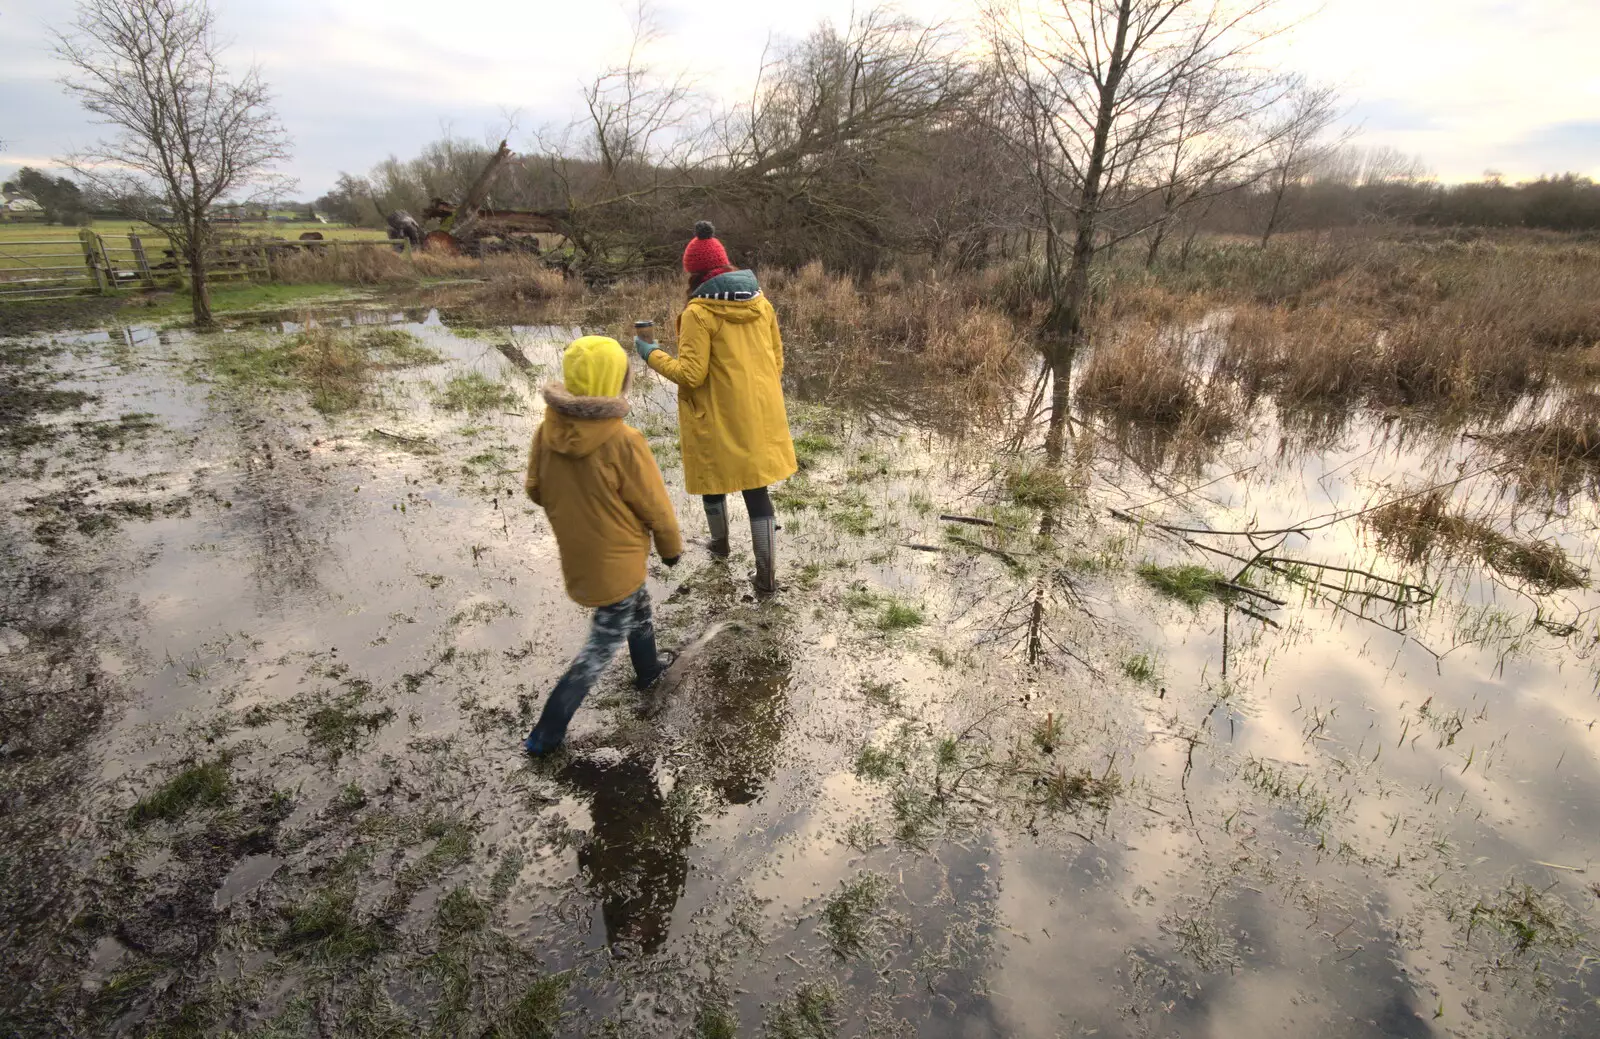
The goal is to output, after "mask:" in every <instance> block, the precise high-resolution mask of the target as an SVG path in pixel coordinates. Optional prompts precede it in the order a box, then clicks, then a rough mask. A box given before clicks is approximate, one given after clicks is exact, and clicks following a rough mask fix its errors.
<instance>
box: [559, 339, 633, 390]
mask: <svg viewBox="0 0 1600 1039" xmlns="http://www.w3.org/2000/svg"><path fill="white" fill-rule="evenodd" d="M627 377H628V355H627V353H626V352H624V351H623V349H622V345H621V344H620V343H618V342H617V341H616V340H615V339H612V338H611V337H610V336H584V337H583V338H581V339H574V340H573V341H572V345H571V346H569V347H567V351H566V353H564V354H562V355H561V381H562V382H563V383H565V384H566V387H567V392H568V393H570V394H572V395H573V396H574V397H617V396H620V395H621V394H622V384H623V382H624V381H626V379H627Z"/></svg>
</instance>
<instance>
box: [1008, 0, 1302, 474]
mask: <svg viewBox="0 0 1600 1039" xmlns="http://www.w3.org/2000/svg"><path fill="white" fill-rule="evenodd" d="M1273 5H1274V0H1242V2H1229V0H1001V3H1000V5H997V6H995V7H994V8H991V10H990V12H989V18H988V25H989V36H990V41H991V46H992V48H993V50H994V52H995V54H996V57H997V59H998V60H999V61H1000V62H1001V64H1002V67H1003V68H1004V70H1005V82H1006V83H1007V84H1008V85H1009V86H1010V90H1011V101H1012V108H1013V111H1014V120H1013V121H1014V124H1015V126H1016V128H1017V133H1016V134H1015V136H1014V137H1013V142H1014V147H1015V148H1016V149H1017V152H1018V155H1019V158H1020V160H1021V161H1022V162H1023V163H1024V164H1025V165H1026V167H1027V169H1028V171H1029V174H1030V179H1031V180H1032V182H1033V183H1032V190H1033V193H1034V195H1035V198H1036V200H1037V207H1038V213H1037V219H1038V221H1039V224H1040V226H1041V230H1042V231H1043V232H1044V265H1045V280H1046V282H1047V284H1048V289H1049V295H1050V308H1049V312H1048V314H1047V316H1046V318H1045V323H1044V329H1043V331H1044V332H1045V334H1046V337H1047V342H1048V358H1049V361H1050V363H1051V367H1052V369H1053V373H1054V392H1053V397H1052V423H1051V437H1050V439H1049V440H1048V441H1047V444H1046V446H1047V448H1049V449H1050V451H1051V453H1052V454H1059V452H1060V436H1061V430H1062V428H1063V422H1064V419H1065V411H1066V407H1067V403H1068V402H1067V392H1068V390H1067V387H1068V384H1069V381H1070V375H1071V369H1072V363H1073V358H1074V357H1075V355H1076V351H1077V347H1078V345H1079V343H1080V340H1081V338H1082V335H1083V328H1084V317H1085V310H1086V308H1087V306H1088V304H1089V301H1090V272H1091V269H1092V268H1093V267H1094V265H1095V263H1096V261H1097V259H1098V258H1099V257H1100V256H1101V255H1102V253H1103V251H1104V250H1105V249H1106V248H1109V247H1110V246H1112V245H1114V244H1115V243H1116V241H1118V240H1120V239H1122V238H1125V237H1128V236H1131V235H1133V234H1137V233H1141V232H1142V231H1143V230H1144V227H1143V226H1140V224H1139V223H1138V222H1137V221H1131V222H1130V221H1128V220H1124V219H1116V218H1117V217H1121V216H1124V215H1131V214H1133V213H1135V212H1136V211H1137V208H1138V207H1141V206H1143V205H1144V203H1145V202H1146V200H1147V196H1148V195H1149V194H1150V193H1151V192H1152V191H1153V190H1156V188H1155V187H1153V186H1152V185H1159V184H1160V183H1161V178H1160V177H1159V176H1156V175H1153V174H1150V173H1147V172H1146V169H1147V167H1149V166H1150V164H1151V163H1152V162H1153V161H1154V160H1155V159H1157V158H1158V157H1159V156H1160V154H1161V152H1162V148H1163V146H1164V145H1165V144H1167V143H1168V142H1169V141H1170V140H1171V137H1172V134H1173V133H1174V130H1175V126H1176V125H1177V123H1178V121H1179V120H1180V119H1181V117H1182V116H1181V113H1182V110H1183V106H1182V101H1183V99H1184V98H1185V97H1186V96H1192V95H1193V94H1195V88H1194V85H1195V83H1196V82H1197V80H1202V79H1204V78H1206V77H1210V76H1214V75H1216V74H1218V73H1219V72H1223V71H1227V70H1231V69H1238V68H1241V67H1242V66H1243V65H1244V64H1245V62H1246V60H1247V58H1248V57H1249V54H1250V52H1251V51H1252V50H1253V49H1254V48H1255V47H1256V46H1257V45H1258V44H1259V43H1260V42H1261V40H1262V39H1264V38H1265V37H1266V36H1268V35H1270V34H1271V33H1272V32H1273V31H1274V28H1273V27H1271V26H1268V25H1265V24H1264V16H1265V15H1266V14H1267V13H1268V12H1269V11H1270V9H1271V8H1272V7H1273ZM1146 208H1148V207H1146Z"/></svg>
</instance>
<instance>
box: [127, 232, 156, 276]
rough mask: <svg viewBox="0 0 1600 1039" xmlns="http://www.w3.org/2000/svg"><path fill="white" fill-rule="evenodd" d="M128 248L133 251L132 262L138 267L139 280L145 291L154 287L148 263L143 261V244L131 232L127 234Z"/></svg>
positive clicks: (145, 260)
mask: <svg viewBox="0 0 1600 1039" xmlns="http://www.w3.org/2000/svg"><path fill="white" fill-rule="evenodd" d="M128 247H129V248H130V249H132V250H133V262H134V263H136V264H137V265H138V267H139V280H140V281H142V282H144V286H145V288H147V289H153V288H155V287H156V279H155V275H153V274H151V273H150V261H149V260H147V259H145V255H144V242H142V241H141V240H140V239H139V236H138V235H136V234H134V233H133V232H132V231H129V232H128Z"/></svg>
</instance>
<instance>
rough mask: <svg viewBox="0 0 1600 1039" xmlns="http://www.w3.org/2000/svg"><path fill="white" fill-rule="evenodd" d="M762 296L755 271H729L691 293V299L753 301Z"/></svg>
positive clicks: (710, 279)
mask: <svg viewBox="0 0 1600 1039" xmlns="http://www.w3.org/2000/svg"><path fill="white" fill-rule="evenodd" d="M759 295H761V285H760V284H759V283H758V282H757V281H756V275H755V272H754V271H728V272H727V273H726V274H719V275H717V276H716V277H715V278H708V279H706V280H705V281H703V282H701V283H700V287H699V288H697V289H695V290H694V291H693V292H691V293H689V298H691V299H727V300H738V301H741V302H742V301H744V300H751V299H755V298H756V297H757V296H759Z"/></svg>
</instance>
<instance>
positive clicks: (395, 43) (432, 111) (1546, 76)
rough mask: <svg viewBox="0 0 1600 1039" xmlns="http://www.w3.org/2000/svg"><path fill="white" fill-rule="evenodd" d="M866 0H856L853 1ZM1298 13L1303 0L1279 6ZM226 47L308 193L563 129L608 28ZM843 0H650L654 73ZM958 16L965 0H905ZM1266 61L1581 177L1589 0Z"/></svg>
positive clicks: (1366, 12)
mask: <svg viewBox="0 0 1600 1039" xmlns="http://www.w3.org/2000/svg"><path fill="white" fill-rule="evenodd" d="M867 2H868V0H857V4H856V6H865V4H866V3H867ZM1283 2H1284V5H1285V7H1286V8H1287V9H1290V10H1295V11H1311V10H1312V9H1313V6H1314V5H1318V0H1283ZM214 3H215V4H216V7H217V10H218V12H219V16H220V20H221V24H222V26H223V29H224V32H225V34H226V35H227V36H229V37H230V38H231V39H232V40H233V41H234V42H233V47H232V50H231V51H230V57H231V59H232V60H235V61H237V62H239V63H241V64H242V63H247V62H249V61H251V60H255V61H257V62H259V63H260V65H261V66H262V68H263V70H264V72H265V75H266V78H267V80H268V82H269V83H271V85H272V87H273V89H274V90H275V92H276V94H277V99H278V100H277V107H278V112H279V114H280V116H281V117H282V119H283V122H284V125H285V126H286V127H287V129H288V130H289V133H290V135H291V136H292V137H293V139H294V158H293V160H292V162H291V163H290V165H289V167H288V172H289V173H290V174H291V175H293V176H295V177H297V178H298V179H299V182H300V183H299V190H298V195H299V196H301V197H305V198H311V197H314V196H316V195H319V194H321V193H322V192H323V191H325V190H327V188H329V187H330V186H331V185H332V182H333V178H334V177H335V175H336V174H337V173H338V172H339V171H340V170H349V171H352V172H364V171H366V170H367V169H369V168H370V167H371V166H372V165H373V164H374V163H375V162H377V161H378V160H380V159H382V158H384V157H385V156H387V155H391V154H393V155H397V156H400V157H401V158H407V157H410V156H411V155H414V154H415V153H416V152H417V151H418V150H419V149H420V148H421V146H422V145H423V144H425V143H426V142H428V141H429V140H432V139H434V138H436V137H438V136H440V134H441V132H442V131H443V129H444V128H446V127H449V128H451V129H453V130H454V131H455V132H456V133H458V134H460V135H462V136H466V137H471V138H475V139H488V138H490V137H498V136H499V135H500V134H501V133H502V132H503V131H504V130H505V128H506V127H507V125H508V120H510V119H514V120H515V126H516V129H515V130H513V131H512V135H511V139H512V145H513V147H515V146H517V145H518V144H519V143H526V142H527V141H528V139H529V138H530V137H531V135H532V133H533V131H535V130H537V129H539V128H540V127H544V126H557V125H564V124H565V123H566V122H567V121H568V120H570V119H571V117H572V115H573V114H574V107H575V104H576V102H577V101H578V99H579V87H580V84H581V83H582V82H583V81H584V80H585V79H586V78H587V77H589V76H592V75H593V74H594V72H595V71H597V70H599V69H601V68H603V67H604V66H606V65H607V64H609V63H612V62H614V61H615V60H617V58H618V56H619V52H620V51H622V50H623V49H625V48H626V46H627V42H628V24H629V20H628V17H627V13H626V12H627V9H628V7H631V5H627V6H625V5H624V4H622V3H618V2H616V0H578V2H574V0H515V2H510V0H451V2H441V0H272V2H270V3H268V2H264V0H254V2H248V3H247V2H245V0H214ZM851 6H852V2H851V0H784V2H782V3H771V2H768V0H755V2H746V3H742V4H734V5H727V4H718V3H706V2H704V0H701V2H696V3H686V2H679V0H663V2H661V3H659V4H657V5H656V12H657V18H656V20H657V22H658V23H659V25H660V27H661V29H662V31H663V33H664V36H663V38H662V40H661V42H660V44H659V45H658V49H657V50H656V52H655V54H654V58H655V62H656V64H658V65H659V66H661V67H663V68H670V69H679V68H684V69H688V70H689V71H691V72H692V73H693V74H694V75H695V77H696V80H697V82H698V84H699V86H700V88H701V89H702V90H703V91H705V92H706V93H707V94H710V95H721V96H723V97H735V96H741V95H743V94H744V93H746V92H747V91H748V89H749V87H750V85H751V83H752V81H753V79H754V76H755V73H756V70H757V69H758V67H759V65H760V62H761V55H762V51H763V48H764V47H765V46H766V45H767V43H768V41H769V40H772V41H775V42H781V41H783V40H785V39H794V38H796V37H799V36H802V35H804V34H805V33H806V32H807V31H808V30H809V29H811V28H812V27H813V26H815V25H816V24H817V23H818V22H819V21H820V20H822V19H824V18H831V19H833V20H835V21H836V22H841V21H843V20H845V19H847V18H848V16H849V12H850V9H851ZM898 6H899V8H900V9H901V10H902V11H904V12H906V13H908V14H911V15H914V16H920V17H925V18H936V19H953V20H956V21H958V22H959V21H960V20H962V19H970V18H971V17H972V16H973V15H974V13H975V11H976V10H977V7H976V0H974V2H972V3H961V2H958V0H906V2H904V3H901V4H900V5H898ZM1319 6H1320V12H1319V13H1314V14H1310V15H1309V16H1308V17H1307V19H1306V20H1305V21H1304V22H1303V23H1302V24H1301V25H1300V26H1299V27H1298V28H1297V29H1295V30H1294V31H1293V32H1292V33H1291V34H1290V35H1289V36H1288V37H1287V38H1286V39H1285V40H1284V41H1283V42H1282V44H1281V45H1280V46H1279V49H1278V51H1277V52H1275V53H1274V55H1273V58H1274V60H1275V61H1278V62H1280V63H1282V64H1283V65H1285V66H1288V67H1292V68H1296V69H1298V70H1300V71H1302V72H1305V73H1306V74H1307V75H1309V76H1311V77H1312V78H1313V79H1316V80H1319V81H1323V82H1330V83H1332V84H1334V85H1336V86H1337V87H1338V88H1339V89H1340V91H1341V93H1342V94H1343V96H1344V97H1345V99H1346V101H1347V103H1348V105H1349V109H1350V114H1349V121H1350V122H1351V123H1352V124H1354V125H1357V126H1359V127H1361V130H1362V133H1361V137H1360V143H1363V144H1368V145H1378V144H1383V145H1390V146H1393V147H1395V148H1398V149H1400V150H1402V151H1404V152H1407V153H1412V154H1416V155H1419V156H1421V157H1422V159H1423V160H1424V162H1425V163H1426V164H1427V165H1428V167H1429V168H1430V169H1432V170H1433V171H1434V172H1435V173H1437V174H1438V176H1439V177H1440V178H1442V179H1444V180H1452V181H1454V180H1470V179H1476V178H1477V177H1479V176H1481V175H1482V173H1483V172H1484V171H1485V170H1488V169H1494V170H1498V171H1500V172H1501V173H1503V174H1505V175H1506V176H1507V177H1508V178H1512V179H1521V178H1526V177H1532V176H1535V175H1537V174H1540V173H1553V172H1562V171H1568V170H1571V171H1576V172H1580V173H1585V174H1588V175H1590V176H1594V177H1597V178H1600V58H1597V57H1596V48H1597V42H1596V41H1600V0H1321V2H1320V5H1319ZM70 18H71V3H70V2H69V0H0V54H3V55H5V62H4V64H3V66H0V175H9V174H11V173H12V172H14V171H15V169H16V168H17V167H19V166H21V165H24V164H27V165H36V166H45V165H48V164H50V161H51V158H52V156H58V155H61V154H62V153H64V152H66V151H68V150H69V149H70V148H71V147H72V146H73V145H75V144H82V143H86V142H88V141H91V140H93V139H94V138H95V136H96V135H97V130H96V128H95V127H94V126H93V125H92V124H90V123H89V122H88V121H87V120H86V119H85V117H84V116H83V114H82V113H81V111H80V110H79V109H78V108H77V106H76V105H75V104H74V103H73V102H72V101H71V100H70V99H68V98H67V97H66V96H64V95H63V93H62V91H61V88H60V87H59V86H58V85H57V83H56V79H57V77H59V76H60V74H61V71H62V70H61V69H60V68H59V66H58V65H57V63H56V62H55V59H54V58H53V57H52V56H51V54H50V50H49V46H50V39H49V30H50V29H51V28H52V27H58V26H61V25H62V24H63V23H65V22H67V21H69V20H70Z"/></svg>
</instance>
